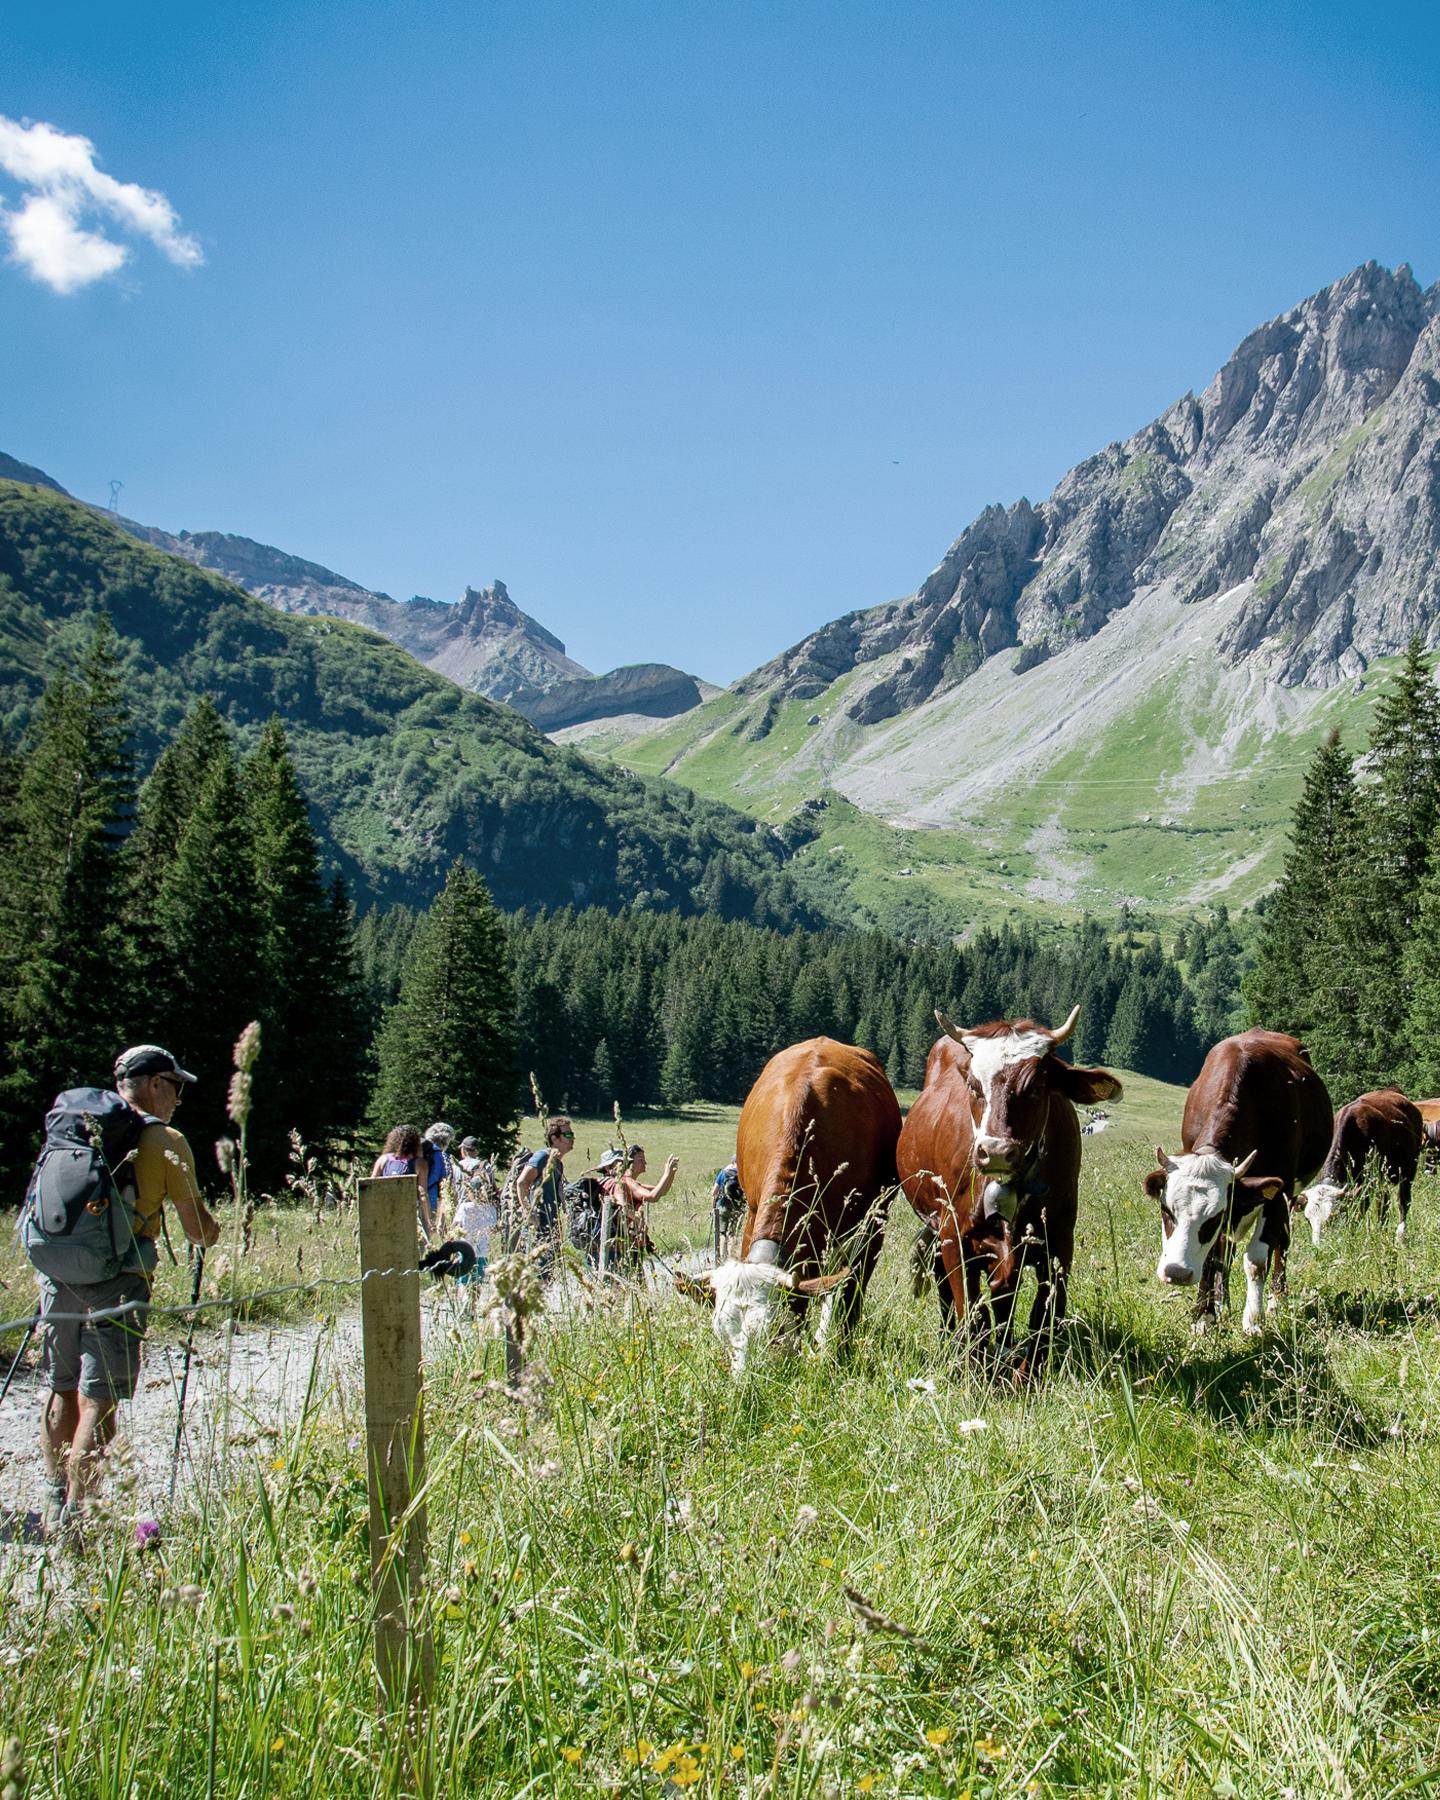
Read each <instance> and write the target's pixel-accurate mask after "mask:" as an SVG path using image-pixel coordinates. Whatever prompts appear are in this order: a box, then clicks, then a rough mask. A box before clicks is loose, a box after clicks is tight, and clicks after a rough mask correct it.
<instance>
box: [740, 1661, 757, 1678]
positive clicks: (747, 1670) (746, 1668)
mask: <svg viewBox="0 0 1440 1800" xmlns="http://www.w3.org/2000/svg"><path fill="white" fill-rule="evenodd" d="M754 1677H755V1665H754V1663H752V1662H742V1663H741V1665H740V1679H741V1680H742V1681H752V1680H753V1679H754Z"/></svg>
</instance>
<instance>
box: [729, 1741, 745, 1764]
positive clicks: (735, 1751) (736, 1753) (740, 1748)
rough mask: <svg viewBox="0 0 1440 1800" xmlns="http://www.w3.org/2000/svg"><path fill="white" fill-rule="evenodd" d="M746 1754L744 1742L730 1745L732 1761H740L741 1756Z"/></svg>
mask: <svg viewBox="0 0 1440 1800" xmlns="http://www.w3.org/2000/svg"><path fill="white" fill-rule="evenodd" d="M744 1754H745V1746H744V1745H743V1744H732V1745H731V1746H730V1760H731V1762H739V1761H740V1759H741V1757H742V1756H744Z"/></svg>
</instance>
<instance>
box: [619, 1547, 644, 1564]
mask: <svg viewBox="0 0 1440 1800" xmlns="http://www.w3.org/2000/svg"><path fill="white" fill-rule="evenodd" d="M638 1560H639V1559H638V1556H637V1553H636V1550H635V1546H634V1545H633V1544H622V1545H621V1546H620V1561H621V1562H622V1563H626V1564H629V1563H633V1562H636V1561H638Z"/></svg>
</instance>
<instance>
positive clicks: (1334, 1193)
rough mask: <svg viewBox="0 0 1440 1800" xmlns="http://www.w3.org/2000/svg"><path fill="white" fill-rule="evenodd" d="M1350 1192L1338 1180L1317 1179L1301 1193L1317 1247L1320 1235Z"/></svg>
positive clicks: (1300, 1201)
mask: <svg viewBox="0 0 1440 1800" xmlns="http://www.w3.org/2000/svg"><path fill="white" fill-rule="evenodd" d="M1348 1192H1349V1190H1348V1189H1347V1188H1344V1187H1342V1186H1341V1185H1340V1183H1339V1182H1337V1181H1317V1182H1314V1183H1312V1185H1311V1186H1310V1187H1308V1188H1306V1189H1305V1190H1304V1192H1303V1193H1302V1194H1301V1195H1300V1198H1299V1200H1298V1202H1297V1203H1296V1204H1297V1205H1299V1206H1303V1207H1304V1208H1305V1217H1306V1218H1307V1219H1308V1220H1309V1221H1310V1236H1311V1239H1312V1240H1313V1242H1314V1244H1315V1248H1316V1249H1317V1250H1318V1249H1319V1248H1320V1237H1321V1234H1322V1233H1323V1232H1324V1230H1325V1227H1326V1226H1327V1225H1328V1224H1329V1223H1330V1221H1331V1219H1333V1218H1334V1216H1335V1209H1336V1207H1338V1206H1339V1204H1340V1202H1341V1201H1342V1200H1343V1199H1344V1198H1345V1195H1346V1194H1347V1193H1348Z"/></svg>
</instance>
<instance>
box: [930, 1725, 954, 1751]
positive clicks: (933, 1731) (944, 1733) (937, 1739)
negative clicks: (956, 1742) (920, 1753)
mask: <svg viewBox="0 0 1440 1800" xmlns="http://www.w3.org/2000/svg"><path fill="white" fill-rule="evenodd" d="M950 1735H951V1734H950V1727H949V1726H948V1725H932V1726H931V1727H930V1729H929V1730H928V1731H927V1732H926V1733H925V1742H926V1743H927V1744H934V1745H935V1746H936V1748H937V1749H938V1748H939V1746H940V1745H941V1744H948V1743H949V1742H950Z"/></svg>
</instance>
